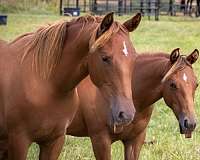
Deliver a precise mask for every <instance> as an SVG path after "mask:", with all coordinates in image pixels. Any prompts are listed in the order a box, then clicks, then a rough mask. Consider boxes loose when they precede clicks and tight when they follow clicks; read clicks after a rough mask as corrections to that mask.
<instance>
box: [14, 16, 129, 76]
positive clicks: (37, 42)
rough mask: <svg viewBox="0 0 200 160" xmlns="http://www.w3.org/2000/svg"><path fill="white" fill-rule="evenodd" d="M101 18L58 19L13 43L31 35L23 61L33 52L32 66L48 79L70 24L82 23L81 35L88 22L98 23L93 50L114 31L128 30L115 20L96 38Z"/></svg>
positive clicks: (104, 41) (60, 53) (90, 44)
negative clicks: (68, 20)
mask: <svg viewBox="0 0 200 160" xmlns="http://www.w3.org/2000/svg"><path fill="white" fill-rule="evenodd" d="M101 20H102V17H98V16H92V15H86V16H82V17H79V18H76V19H72V20H71V21H70V22H67V21H58V22H57V23H54V24H51V25H46V26H44V27H41V28H39V29H38V30H37V31H36V32H31V33H26V34H24V35H22V36H19V37H18V38H16V39H15V40H14V41H13V42H11V43H15V42H17V41H18V40H20V39H21V38H24V37H26V36H28V35H31V37H30V39H29V41H28V42H27V44H26V45H25V48H26V49H25V53H24V54H23V56H22V59H21V62H23V61H24V59H25V57H26V56H27V55H29V54H30V53H32V54H33V61H32V68H34V67H35V70H36V72H38V73H39V75H40V76H41V77H43V78H44V79H48V78H49V77H50V76H51V75H52V73H53V72H54V70H55V68H56V66H57V65H58V64H59V62H60V60H61V57H62V52H63V48H64V44H65V39H66V36H67V28H68V26H69V25H73V24H77V23H81V24H82V27H81V29H80V31H79V33H78V36H77V37H79V36H80V34H81V33H82V31H83V28H84V27H85V26H86V24H89V23H90V24H91V22H93V23H97V27H96V29H95V30H94V32H93V33H92V36H91V38H90V41H89V47H90V51H91V52H93V51H94V50H96V49H97V48H99V47H101V46H103V45H104V44H105V43H106V42H107V41H108V40H109V39H110V38H111V36H112V35H113V33H116V32H118V31H119V29H121V30H123V31H124V32H125V31H126V29H125V28H124V27H123V26H122V25H121V24H120V23H118V22H114V23H113V25H112V26H111V27H110V29H109V30H108V31H106V32H105V33H104V34H103V35H102V36H100V37H99V38H98V39H97V40H96V39H95V38H96V31H97V29H98V27H99V25H100V22H101ZM98 24H99V25H98Z"/></svg>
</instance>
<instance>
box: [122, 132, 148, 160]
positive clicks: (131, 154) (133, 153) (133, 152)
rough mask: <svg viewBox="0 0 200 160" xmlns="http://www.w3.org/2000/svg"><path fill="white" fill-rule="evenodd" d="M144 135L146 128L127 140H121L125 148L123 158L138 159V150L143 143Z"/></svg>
mask: <svg viewBox="0 0 200 160" xmlns="http://www.w3.org/2000/svg"><path fill="white" fill-rule="evenodd" d="M145 136H146V130H144V131H143V132H142V133H140V134H139V135H138V136H137V137H136V138H134V139H132V140H128V141H123V144H124V148H125V155H124V157H125V160H138V159H139V155H140V150H141V148H142V145H143V143H144V140H145Z"/></svg>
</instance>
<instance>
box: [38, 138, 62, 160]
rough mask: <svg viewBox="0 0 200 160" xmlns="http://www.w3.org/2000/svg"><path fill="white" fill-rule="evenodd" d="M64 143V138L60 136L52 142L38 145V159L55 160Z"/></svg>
mask: <svg viewBox="0 0 200 160" xmlns="http://www.w3.org/2000/svg"><path fill="white" fill-rule="evenodd" d="M64 141H65V136H64V135H62V136H60V137H58V138H56V139H54V140H52V141H48V142H45V143H40V144H39V146H40V155H39V159H40V160H57V159H58V157H59V155H60V153H61V150H62V147H63V144H64Z"/></svg>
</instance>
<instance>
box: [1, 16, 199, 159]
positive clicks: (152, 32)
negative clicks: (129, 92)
mask: <svg viewBox="0 0 200 160" xmlns="http://www.w3.org/2000/svg"><path fill="white" fill-rule="evenodd" d="M63 18H66V17H58V16H53V15H25V14H9V15H8V25H7V26H0V38H1V39H5V40H8V41H9V40H12V39H14V37H16V36H18V35H20V34H22V33H25V32H30V31H34V30H35V29H36V28H37V27H39V26H41V25H43V24H46V23H51V22H53V21H55V20H59V19H63ZM126 18H128V17H125V16H124V17H117V19H119V20H120V21H123V20H125V19H126ZM199 20H200V19H192V18H188V17H186V18H184V17H161V20H160V21H158V22H155V21H148V20H146V18H144V20H143V21H142V22H141V24H140V26H139V27H138V29H137V30H136V31H135V32H134V33H132V34H131V38H132V41H133V42H134V46H135V48H136V49H137V51H140V52H143V51H166V52H169V53H170V52H171V51H172V49H174V48H177V47H180V48H181V52H182V54H189V53H190V52H192V51H193V50H194V49H195V48H198V49H200V48H199V46H200V29H199V28H200V21H199ZM194 66H195V67H194V68H195V71H196V74H197V75H198V77H199V78H200V64H199V62H197V63H196V64H195V65H194ZM199 99H200V91H199V89H197V92H196V98H195V101H196V102H195V103H196V112H197V118H198V121H199V120H200V101H199ZM199 126H200V125H198V126H197V129H196V131H195V132H194V133H193V137H192V139H185V138H184V137H183V136H181V135H180V134H179V128H178V123H177V120H176V119H175V117H174V115H173V113H172V112H171V110H169V109H168V107H166V105H165V104H164V103H163V101H162V100H161V101H159V102H158V103H156V105H155V110H154V112H153V116H152V119H151V122H150V124H149V127H148V133H147V140H155V141H156V143H155V144H154V145H145V146H144V147H143V148H142V151H141V156H140V160H200V127H199ZM37 156H38V147H37V145H35V144H33V145H32V146H31V148H30V150H29V155H28V159H29V160H35V159H36V157H37ZM60 159H61V160H65V159H66V160H93V159H94V155H93V152H92V146H91V143H90V141H89V139H88V138H75V137H70V136H67V137H66V142H65V146H64V149H63V151H62V154H61V156H60ZM112 159H113V160H122V159H123V146H122V144H121V143H120V142H117V143H115V144H114V145H113V146H112Z"/></svg>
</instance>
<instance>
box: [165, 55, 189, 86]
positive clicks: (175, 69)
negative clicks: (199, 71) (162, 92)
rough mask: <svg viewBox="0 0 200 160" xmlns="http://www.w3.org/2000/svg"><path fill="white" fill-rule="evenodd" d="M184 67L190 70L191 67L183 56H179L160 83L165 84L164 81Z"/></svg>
mask: <svg viewBox="0 0 200 160" xmlns="http://www.w3.org/2000/svg"><path fill="white" fill-rule="evenodd" d="M186 66H189V67H191V68H192V65H191V64H190V63H189V62H188V61H187V60H186V58H185V56H183V55H181V56H180V57H179V58H178V59H177V61H176V62H175V63H174V64H173V65H172V66H171V68H170V69H169V70H168V71H167V72H166V74H165V76H164V77H163V78H162V80H161V82H162V83H163V82H165V80H167V79H168V78H169V77H170V76H171V75H172V74H173V73H175V72H178V71H180V70H183V69H184V68H185V67H186Z"/></svg>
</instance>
